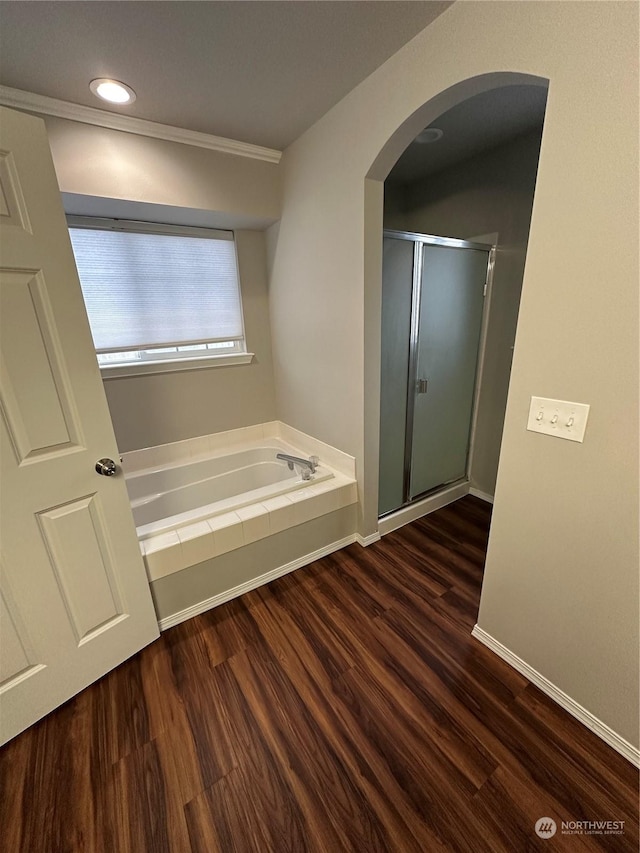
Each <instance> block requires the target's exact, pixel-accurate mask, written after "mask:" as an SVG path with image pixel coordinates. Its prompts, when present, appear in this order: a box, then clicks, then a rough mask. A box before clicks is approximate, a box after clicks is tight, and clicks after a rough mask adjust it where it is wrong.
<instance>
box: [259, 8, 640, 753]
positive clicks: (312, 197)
mask: <svg viewBox="0 0 640 853" xmlns="http://www.w3.org/2000/svg"><path fill="white" fill-rule="evenodd" d="M637 33H638V9H637V6H636V5H635V4H629V3H620V4H618V3H590V2H586V3H571V2H567V3H563V2H560V3H555V2H554V3H535V2H529V3H521V2H496V3H493V2H484V3H456V4H454V5H453V6H452V7H451V8H450V9H448V10H447V11H446V12H445V13H444V14H443V15H442V16H440V17H439V18H438V19H437V20H436V21H435V22H434V23H433V24H432V25H431V26H430V27H428V28H427V29H426V30H425V31H424V32H422V33H421V34H419V35H418V36H417V37H416V38H415V39H413V41H412V42H410V43H409V44H408V45H407V46H405V47H404V48H403V49H402V50H401V51H399V52H398V53H397V54H395V55H394V56H393V57H391V59H389V60H388V61H387V62H386V63H385V64H384V65H383V66H382V67H381V68H380V69H378V70H377V71H376V72H375V73H374V74H372V75H371V76H370V77H368V78H367V79H366V80H365V81H364V82H363V83H362V84H360V86H358V87H357V88H356V89H355V90H354V91H353V92H351V93H350V94H349V95H348V96H347V97H346V98H344V99H343V100H342V101H341V102H340V103H339V104H338V105H336V107H334V108H333V109H332V110H331V111H330V112H329V113H327V115H326V116H325V117H324V118H323V119H322V120H320V121H319V122H318V123H317V124H316V125H314V127H312V128H311V129H310V130H309V131H307V133H305V134H304V135H303V136H302V137H301V138H300V139H299V140H298V141H297V142H296V143H295V144H294V145H292V146H291V148H290V149H288V150H287V152H285V157H284V161H283V162H284V172H285V174H284V194H283V215H282V219H281V223H280V226H279V229H278V231H277V232H275V231H274V232H273V233H272V234H271V235H270V237H271V243H270V255H271V265H272V280H271V284H270V304H271V312H272V323H273V330H274V350H275V358H274V361H275V382H276V395H277V405H278V415H279V417H280V418H281V419H282V420H284V421H286V422H287V423H290V424H291V425H292V426H294V427H297V428H299V429H302V430H304V431H305V432H309V433H311V434H313V435H315V436H317V437H318V438H320V439H321V440H323V441H327V442H329V443H332V444H335V445H336V446H338V447H339V448H341V449H343V450H345V451H347V452H348V453H351V454H353V455H355V456H356V458H357V464H358V474H359V480H360V484H361V488H362V491H361V498H362V501H363V516H362V520H361V527H360V529H361V532H362V533H363V534H367V533H369V532H371V530H372V529H374V528H375V524H376V518H375V517H376V514H377V513H376V503H377V473H376V469H377V453H378V448H377V409H378V402H379V397H378V396H377V391H376V389H377V388H378V386H379V377H378V371H379V288H380V262H379V260H380V258H379V256H380V248H379V247H380V229H381V227H382V197H381V196H382V193H381V190H380V181H382V180H384V178H385V176H386V174H387V173H388V170H389V168H390V167H391V165H392V164H393V162H394V161H395V159H396V158H397V156H398V155H399V154H400V153H401V151H402V149H403V148H404V146H405V145H406V144H407V143H408V142H409V141H410V140H411V139H412V138H413V137H414V136H415V135H416V133H417V131H418V130H420V129H421V128H422V127H425V126H426V125H427V124H429V123H430V121H432V120H434V119H435V118H436V117H437V116H438V115H439V114H440V113H441V112H442V111H444V109H448V108H450V107H451V106H453V105H454V104H455V103H456V102H457V100H459V99H460V98H462V97H468V96H469V95H470V94H474V93H475V91H479V90H481V89H482V87H486V86H491V85H493V83H494V81H495V82H499V80H501V79H502V78H500V77H499V76H498V77H497V78H481V79H474V82H473V85H463V86H459V85H458V84H461V83H462V81H465V80H467V79H469V78H478V75H485V74H493V73H497V72H504V71H509V70H511V71H515V72H521V73H523V74H529V75H537V76H539V77H543V78H548V79H549V80H550V89H549V101H548V106H547V115H546V120H545V130H544V136H543V142H542V151H541V160H540V170H539V175H538V183H537V191H536V200H535V204H534V210H533V219H532V229H531V235H530V241H529V250H528V255H527V266H526V271H525V279H524V288H523V296H522V303H521V310H520V321H519V327H518V335H517V339H516V346H515V354H514V361H513V369H512V380H511V387H510V392H509V399H508V404H507V414H506V423H505V430H504V436H503V444H502V453H501V460H500V467H499V472H498V483H497V490H496V503H495V512H494V519H493V525H492V531H491V540H490V545H489V553H488V558H487V566H486V576H485V583H484V589H483V596H482V605H481V610H480V616H479V624H480V626H481V627H482V628H483V629H484V630H485V631H487V632H488V633H489V634H491V635H492V636H493V637H494V638H495V639H496V640H498V641H499V642H501V643H503V644H504V645H505V646H506V647H507V648H509V649H510V650H511V651H512V652H514V653H515V654H516V655H518V656H520V657H521V658H522V659H523V660H524V661H526V662H527V663H528V664H530V665H531V666H532V667H534V668H535V669H536V670H538V671H539V672H540V673H541V674H542V675H543V676H545V677H547V678H548V679H549V680H550V681H551V682H553V683H554V684H556V685H557V686H558V687H559V688H560V689H562V690H564V691H565V692H566V693H567V694H568V695H569V696H571V697H572V698H573V699H574V700H575V701H576V702H578V703H579V704H580V705H582V706H584V707H585V708H586V709H587V710H589V711H590V712H591V713H593V714H595V715H596V717H598V718H600V719H601V720H602V721H603V722H604V723H606V724H607V725H609V726H610V727H611V728H612V729H614V730H615V731H616V732H618V733H619V734H620V735H621V736H622V737H624V738H626V739H628V740H629V741H632V742H635V743H637V736H638V718H637V697H638V552H637V543H638V537H637V520H638V507H637V485H638V484H637V479H638V478H637V470H638V466H637V443H638V424H637V413H638V406H637V396H638V369H637V367H638V358H637V318H638V305H637V282H638V259H637V224H638V204H637V201H638V200H637V180H636V179H637V164H638V122H637V116H638V108H637V91H638V88H637V86H638V81H637V75H636V72H635V70H634V69H636V68H637V54H638V43H637V40H638V37H637ZM519 82H522V80H521V79H520V80H519ZM452 87H457V88H452ZM443 92H444V93H445V94H444V95H440V93H443ZM436 96H439V97H438V98H437V99H435V98H436ZM434 99H435V100H434ZM425 105H426V106H425ZM367 178H369V180H367ZM365 274H366V278H365ZM365 318H366V326H365ZM376 322H377V323H378V330H377V331H376ZM376 334H377V336H378V338H377V340H376ZM365 356H366V357H365ZM364 392H366V397H365V396H364ZM532 394H535V395H542V396H549V397H560V398H564V399H569V400H577V401H584V402H587V403H590V404H591V415H590V420H589V425H588V427H587V434H586V437H585V441H584V443H583V444H576V443H573V442H568V441H561V440H557V439H555V440H554V439H551V438H548V437H545V436H541V435H534V434H533V433H530V432H527V431H526V429H525V424H526V417H527V411H528V406H529V399H530V397H531V395H532Z"/></svg>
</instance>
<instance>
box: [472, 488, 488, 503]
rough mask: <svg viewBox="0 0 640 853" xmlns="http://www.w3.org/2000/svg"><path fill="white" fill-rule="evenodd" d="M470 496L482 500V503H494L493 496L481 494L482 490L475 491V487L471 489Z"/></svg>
mask: <svg viewBox="0 0 640 853" xmlns="http://www.w3.org/2000/svg"><path fill="white" fill-rule="evenodd" d="M469 494H470V495H473V496H474V498H480V500H481V501H486V502H487V503H488V504H492V503H493V495H489V494H487V493H486V492H481V491H480V489H474V487H473V486H471V487H470V488H469Z"/></svg>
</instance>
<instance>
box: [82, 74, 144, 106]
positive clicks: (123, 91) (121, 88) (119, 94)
mask: <svg viewBox="0 0 640 853" xmlns="http://www.w3.org/2000/svg"><path fill="white" fill-rule="evenodd" d="M89 88H90V89H91V91H92V92H93V94H94V95H96V97H98V98H102V100H103V101H108V102H109V103H110V104H120V105H122V104H132V103H133V102H134V101H135V99H136V93H135V92H134V91H133V89H132V88H131V86H127V85H126V83H120V82H119V81H118V80H110V79H109V78H108V77H98V79H97V80H92V81H91V83H89Z"/></svg>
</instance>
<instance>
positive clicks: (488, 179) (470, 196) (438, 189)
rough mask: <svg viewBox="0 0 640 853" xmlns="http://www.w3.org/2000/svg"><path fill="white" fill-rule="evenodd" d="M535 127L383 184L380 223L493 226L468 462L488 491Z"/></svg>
mask: <svg viewBox="0 0 640 853" xmlns="http://www.w3.org/2000/svg"><path fill="white" fill-rule="evenodd" d="M540 135H541V133H540V131H535V132H532V133H528V134H526V135H523V136H520V137H518V138H517V139H515V140H512V141H510V142H508V143H506V144H504V145H500V146H498V147H497V148H493V149H492V150H491V151H485V152H483V153H481V154H479V155H478V156H476V157H473V158H472V159H469V160H466V161H465V162H464V163H460V164H458V165H457V166H454V167H452V168H449V169H445V170H444V171H442V172H440V173H439V174H437V175H431V176H429V177H428V178H426V179H423V180H421V181H418V182H416V183H415V184H410V185H408V186H402V187H399V188H395V189H391V191H390V192H389V191H388V188H386V187H385V227H388V228H404V229H405V230H407V231H417V232H420V233H423V234H438V235H440V236H443V237H458V238H462V239H470V238H472V237H478V236H480V235H483V234H490V233H497V234H498V251H497V254H496V264H495V270H494V275H493V284H492V288H491V296H490V298H491V305H490V310H489V322H488V327H487V335H486V344H485V348H484V363H483V368H484V369H483V374H482V379H483V381H482V384H481V387H480V394H479V397H478V407H477V419H476V427H475V437H474V447H473V456H472V464H471V470H470V476H471V485H472V486H474V487H475V488H477V489H479V490H480V491H481V492H484V493H485V494H488V495H493V494H494V491H495V486H496V477H497V473H498V457H499V455H500V444H501V439H502V427H503V423H504V415H505V409H506V405H507V391H508V388H509V376H510V372H511V359H512V352H513V345H514V341H515V334H516V324H517V321H518V308H519V305H520V293H521V290H522V277H523V274H524V262H525V257H526V251H527V239H528V236H529V222H530V219H531V207H532V205H533V192H534V188H535V179H536V172H537V168H538V153H539V150H540ZM389 200H391V204H388V201H389Z"/></svg>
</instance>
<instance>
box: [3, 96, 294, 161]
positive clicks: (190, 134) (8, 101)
mask: <svg viewBox="0 0 640 853" xmlns="http://www.w3.org/2000/svg"><path fill="white" fill-rule="evenodd" d="M0 104H2V105H4V106H6V107H13V108H14V109H17V110H26V111H27V112H31V113H37V114H38V115H47V116H55V117H56V118H65V119H69V120H70V121H78V122H81V123H82V124H92V125H95V126H97V127H106V128H108V129H109V130H120V131H122V132H124V133H135V134H137V135H138V136H150V137H152V138H153V139H164V140H165V141H167V142H179V143H181V144H182V145H193V146H195V147H196V148H207V149H208V150H209V151H219V152H221V153H222V154H234V155H236V156H237V157H249V158H251V159H253V160H264V161H265V162H267V163H279V162H280V158H281V157H282V152H281V151H277V150H276V149H274V148H262V147H261V146H260V145H251V144H250V143H248V142H238V141H236V140H235V139H225V138H224V137H222V136H211V135H210V134H208V133H199V132H198V131H195V130H186V129H184V128H182V127H173V126H172V125H169V124H159V123H158V122H155V121H148V120H147V119H143V118H134V117H133V116H125V115H120V114H119V113H111V112H107V111H106V110H97V109H95V108H94V107H85V106H84V105H82V104H73V103H71V102H70V101H60V100H58V99H57V98H48V97H46V96H45V95H36V94H35V93H34V92H25V91H23V90H22V89H12V88H11V87H10V86H0Z"/></svg>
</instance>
